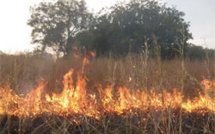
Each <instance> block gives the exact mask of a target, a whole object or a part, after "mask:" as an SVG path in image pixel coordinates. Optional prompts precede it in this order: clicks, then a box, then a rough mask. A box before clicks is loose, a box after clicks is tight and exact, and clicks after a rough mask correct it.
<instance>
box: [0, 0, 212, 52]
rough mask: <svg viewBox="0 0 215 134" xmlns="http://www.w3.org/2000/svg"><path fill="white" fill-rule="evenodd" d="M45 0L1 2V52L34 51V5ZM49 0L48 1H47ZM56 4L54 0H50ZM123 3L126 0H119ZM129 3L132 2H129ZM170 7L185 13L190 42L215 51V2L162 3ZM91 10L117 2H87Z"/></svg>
mask: <svg viewBox="0 0 215 134" xmlns="http://www.w3.org/2000/svg"><path fill="white" fill-rule="evenodd" d="M41 1H42V0H2V1H0V51H3V52H6V53H15V52H24V51H32V50H33V48H34V46H35V45H32V44H31V30H32V28H31V27H29V26H28V25H27V21H28V19H30V11H29V9H30V6H33V5H34V4H39V3H40V2H41ZM45 1H47V0H45ZM49 1H53V0H49ZM118 1H123V0H118ZM127 1H128V0H127ZM160 1H163V2H166V3H167V6H173V5H174V6H176V8H177V9H178V10H180V11H183V12H184V13H185V17H184V18H185V21H187V22H190V32H191V33H192V34H193V38H194V39H193V40H190V42H192V43H194V44H196V45H204V47H209V48H215V15H214V12H215V0H160ZM86 2H87V4H88V7H89V10H90V11H93V12H97V11H99V10H100V9H102V7H109V6H111V5H114V4H115V3H116V2H117V1H116V0H86Z"/></svg>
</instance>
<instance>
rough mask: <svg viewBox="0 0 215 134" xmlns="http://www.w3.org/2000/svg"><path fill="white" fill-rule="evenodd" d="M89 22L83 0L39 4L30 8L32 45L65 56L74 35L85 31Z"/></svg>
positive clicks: (62, 0)
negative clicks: (48, 48) (49, 49)
mask: <svg viewBox="0 0 215 134" xmlns="http://www.w3.org/2000/svg"><path fill="white" fill-rule="evenodd" d="M90 20H91V14H90V13H89V12H88V11H87V8H86V4H85V1H83V0H81V1H77V0H58V1H56V2H55V3H51V2H41V3H40V4H39V5H37V6H34V7H31V18H30V20H29V21H28V25H30V26H31V27H32V28H33V30H32V34H31V36H32V43H33V44H39V45H40V46H41V47H39V50H42V51H45V50H46V48H47V47H50V48H52V49H53V50H54V51H56V52H57V53H58V54H59V53H60V52H62V53H63V54H64V55H67V54H68V53H69V51H70V49H71V45H72V44H73V43H74V37H75V35H76V34H77V33H79V32H80V31H83V30H84V29H87V28H88V24H90Z"/></svg>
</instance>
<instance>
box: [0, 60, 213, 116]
mask: <svg viewBox="0 0 215 134" xmlns="http://www.w3.org/2000/svg"><path fill="white" fill-rule="evenodd" d="M86 63H88V61H83V64H86ZM73 73H74V70H73V69H71V70H70V71H69V72H68V73H67V74H65V75H64V79H63V85H64V87H63V89H62V92H61V93H60V94H57V93H51V94H47V93H46V92H45V85H46V82H44V80H42V81H41V82H40V83H39V85H38V87H37V88H36V89H35V90H32V91H30V92H29V93H28V94H27V95H26V96H24V97H23V96H18V95H16V94H15V93H14V92H13V91H12V90H11V89H10V88H9V87H8V86H5V87H2V88H0V115H5V114H8V115H15V116H24V117H35V116H40V115H42V114H51V115H59V116H69V115H76V114H77V115H82V116H87V117H91V118H95V119H98V120H99V119H100V117H101V116H102V115H104V114H105V113H109V114H112V113H115V114H118V115H123V114H136V113H137V112H138V111H148V110H150V109H154V110H156V111H157V112H159V111H165V110H168V109H169V108H171V109H173V110H174V109H175V110H176V109H182V111H183V112H184V113H189V112H196V113H200V114H204V113H206V112H212V113H215V98H214V97H211V96H210V95H209V94H208V91H214V89H215V82H214V81H209V80H204V81H202V84H203V85H204V87H205V93H204V94H202V93H200V92H199V96H198V97H196V98H194V99H187V100H185V99H184V96H183V95H182V94H181V93H180V92H178V91H177V89H173V92H172V93H170V92H167V91H165V90H164V91H163V92H162V93H156V92H154V91H155V90H153V89H152V90H151V91H152V92H150V93H149V92H146V91H140V90H136V91H135V92H132V93H131V89H128V88H127V87H120V88H118V89H117V90H116V91H115V90H114V89H113V88H112V87H107V88H105V89H103V88H101V87H100V88H98V92H95V93H88V92H87V89H86V84H87V82H86V77H85V76H84V75H83V70H81V73H79V74H78V76H77V82H76V83H74V82H73V78H72V75H73ZM114 91H115V92H114ZM133 91H134V90H133Z"/></svg>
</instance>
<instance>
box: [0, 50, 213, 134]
mask: <svg viewBox="0 0 215 134" xmlns="http://www.w3.org/2000/svg"><path fill="white" fill-rule="evenodd" d="M86 57H88V58H86ZM86 57H84V56H80V57H79V58H78V57H76V58H74V57H73V56H71V57H67V58H60V59H57V60H54V59H53V58H52V57H51V56H49V55H18V56H14V55H0V133H18V134H22V133H31V134H41V133H44V134H47V133H50V134H51V133H53V134H58V133H64V134H67V133H80V134H85V133H88V134H89V133H98V134H100V133H105V134H110V133H111V134H118V133H119V134H124V133H125V134H135V133H138V134H139V133H149V134H151V133H168V134H173V133H177V134H178V133H194V134H196V133H215V103H214V102H215V98H214V95H215V93H214V91H215V81H213V79H214V77H215V61H214V60H213V59H209V58H208V59H207V58H206V59H204V60H189V59H184V60H183V59H182V60H181V59H180V58H178V59H177V58H176V59H172V60H161V59H160V57H155V58H148V56H147V55H142V54H128V55H127V56H126V57H123V58H113V57H111V55H110V56H109V57H108V58H107V57H100V58H94V57H92V56H88V55H87V56H86Z"/></svg>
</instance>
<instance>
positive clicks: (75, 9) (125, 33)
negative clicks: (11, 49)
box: [28, 0, 206, 59]
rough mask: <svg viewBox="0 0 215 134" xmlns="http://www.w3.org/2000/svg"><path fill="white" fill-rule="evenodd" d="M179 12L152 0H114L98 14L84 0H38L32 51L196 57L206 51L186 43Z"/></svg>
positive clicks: (186, 27)
mask: <svg viewBox="0 0 215 134" xmlns="http://www.w3.org/2000/svg"><path fill="white" fill-rule="evenodd" d="M184 15H185V14H184V13H183V12H181V11H178V10H177V9H176V8H174V7H167V6H166V5H165V4H161V3H159V2H157V1H154V0H134V1H131V2H129V3H126V4H125V3H118V4H116V5H114V6H112V7H110V8H106V9H103V10H101V11H100V12H99V13H97V14H93V13H91V12H89V11H88V9H87V5H86V3H85V1H84V0H81V1H76V0H58V1H56V2H54V3H51V2H41V3H40V4H39V5H36V6H34V7H31V18H30V19H29V21H28V25H30V26H31V27H32V28H33V30H32V43H33V44H39V45H38V48H37V51H39V52H44V51H50V49H51V50H52V51H55V52H56V53H57V55H58V56H60V55H64V56H67V55H70V54H71V53H72V52H73V49H72V48H73V47H74V46H77V47H79V49H82V50H83V51H94V52H96V55H97V56H107V55H109V54H110V53H111V54H112V55H113V56H117V57H118V56H125V55H127V54H128V53H146V52H148V53H150V55H151V56H155V55H159V56H160V57H162V58H163V59H165V58H168V59H171V58H175V57H176V56H188V57H190V58H192V59H195V58H201V57H202V56H205V55H206V54H203V53H204V52H205V50H204V49H203V48H201V47H197V46H193V45H190V44H189V43H188V42H187V41H188V40H189V39H192V34H191V33H190V32H189V23H188V22H186V21H185V20H184V18H183V17H184Z"/></svg>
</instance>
